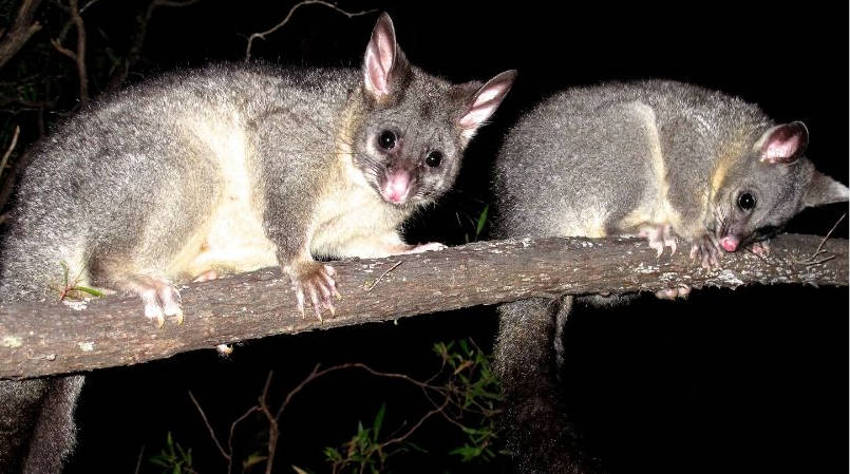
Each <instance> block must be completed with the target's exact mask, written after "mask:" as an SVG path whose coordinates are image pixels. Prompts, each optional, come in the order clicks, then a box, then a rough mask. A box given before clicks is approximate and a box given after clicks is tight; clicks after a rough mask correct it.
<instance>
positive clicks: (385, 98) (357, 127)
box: [350, 14, 516, 206]
mask: <svg viewBox="0 0 850 474" xmlns="http://www.w3.org/2000/svg"><path fill="white" fill-rule="evenodd" d="M515 76H516V72H514V71H506V72H503V73H501V74H499V75H497V76H496V77H494V78H493V79H491V80H490V81H489V82H487V83H486V84H483V85H482V84H481V83H477V82H473V83H465V84H450V83H448V82H446V81H444V80H441V79H439V78H437V77H434V76H430V75H428V74H426V73H424V72H422V71H421V70H419V69H417V68H416V67H414V66H411V65H410V64H409V63H408V62H407V59H406V58H405V56H404V53H402V51H401V49H399V48H398V46H397V45H396V39H395V31H394V30H393V23H392V20H390V17H389V16H388V15H387V14H383V15H381V17H380V18H379V19H378V23H377V24H376V25H375V29H374V31H373V32H372V38H371V40H370V41H369V45H368V46H367V48H366V56H365V60H364V63H363V85H362V92H363V93H362V103H361V104H359V105H360V110H359V112H361V113H359V114H358V115H359V116H358V117H357V120H356V122H355V124H354V129H353V130H350V139H351V140H352V143H351V148H352V151H353V163H354V165H355V167H356V168H357V169H358V170H359V171H360V172H361V173H362V174H363V176H364V177H365V179H366V182H367V183H369V185H370V186H371V187H373V188H374V189H375V191H376V192H377V193H378V194H379V195H380V196H381V197H382V198H383V199H384V200H385V201H386V202H388V203H391V204H393V205H396V206H413V205H418V204H424V203H427V202H430V201H432V200H434V199H435V198H437V197H438V196H440V195H441V194H443V193H445V192H446V191H448V190H449V189H450V188H451V186H452V185H453V184H454V181H455V177H456V176H457V173H458V171H459V169H460V162H461V156H462V154H463V150H464V148H465V147H466V145H467V143H468V142H469V140H470V139H471V138H472V136H473V135H474V134H475V131H476V130H477V129H478V128H479V127H480V126H481V125H483V124H484V122H485V121H486V120H487V119H488V118H489V117H490V116H491V115H492V114H493V112H495V111H496V108H497V107H498V106H499V104H500V103H501V102H502V99H504V97H505V95H506V94H507V93H508V90H510V87H511V85H512V84H513V80H514V77H515Z"/></svg>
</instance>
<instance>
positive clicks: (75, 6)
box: [50, 0, 89, 105]
mask: <svg viewBox="0 0 850 474" xmlns="http://www.w3.org/2000/svg"><path fill="white" fill-rule="evenodd" d="M69 7H70V12H71V21H72V22H73V23H74V26H75V27H76V29H77V50H76V51H71V50H70V49H68V48H66V47H64V46H62V42H61V39H51V40H50V43H51V44H52V45H53V47H54V48H56V50H57V51H59V52H60V53H62V54H63V55H65V56H68V57H69V58H71V59H72V60H74V61H75V62H76V63H77V77H78V79H79V82H80V105H85V104H87V103H88V101H89V76H88V72H86V25H85V23H84V22H83V17H82V16H81V15H80V5H79V0H70V2H69Z"/></svg>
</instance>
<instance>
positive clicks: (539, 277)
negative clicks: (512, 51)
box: [0, 235, 848, 378]
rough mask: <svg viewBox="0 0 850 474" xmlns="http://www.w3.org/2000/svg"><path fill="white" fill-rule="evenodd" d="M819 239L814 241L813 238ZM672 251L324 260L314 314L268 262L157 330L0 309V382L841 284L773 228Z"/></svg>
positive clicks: (136, 322) (89, 310)
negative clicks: (712, 290)
mask: <svg viewBox="0 0 850 474" xmlns="http://www.w3.org/2000/svg"><path fill="white" fill-rule="evenodd" d="M821 244H822V245H821ZM686 253H687V252H683V251H680V252H679V253H677V254H676V255H673V256H672V257H671V256H670V255H669V252H667V253H665V254H664V255H662V256H661V257H660V258H656V255H655V251H654V250H652V249H650V248H649V247H648V246H647V245H646V243H645V242H644V241H642V240H633V239H607V240H599V239H597V240H593V239H581V238H572V239H561V238H546V239H536V240H532V239H525V240H521V241H491V242H478V243H473V244H469V245H464V246H460V247H453V248H450V249H446V250H443V251H439V252H426V253H423V254H418V255H404V256H396V257H390V258H384V259H373V260H360V259H349V260H344V261H338V262H333V263H332V265H333V266H334V268H335V269H336V270H337V284H338V288H339V290H340V292H341V293H342V295H343V298H342V299H341V300H340V301H338V302H337V305H336V315H335V316H330V315H329V314H327V315H326V317H325V319H324V321H319V320H318V319H317V318H316V317H315V316H314V315H313V314H312V310H311V308H307V311H306V314H307V315H306V317H305V318H302V317H301V315H300V314H299V313H298V312H297V310H296V309H295V308H296V304H295V297H294V294H293V292H292V290H291V288H290V283H289V281H288V279H287V278H286V277H282V275H281V272H280V270H278V269H264V270H259V271H256V272H252V273H246V274H241V275H235V276H232V277H229V278H222V279H219V280H214V281H209V282H204V283H193V284H190V285H184V286H181V287H180V289H181V293H182V301H183V308H184V311H185V322H184V324H183V325H181V326H178V325H176V324H174V322H173V321H167V322H166V325H165V326H164V327H162V328H156V327H155V326H154V325H153V324H152V323H151V322H150V321H148V320H147V319H145V318H144V317H143V313H142V304H141V301H140V300H139V299H138V298H136V297H108V298H102V299H98V300H92V301H88V302H78V303H77V304H73V305H70V304H67V303H66V304H62V303H41V304H38V303H27V304H10V305H5V306H0V378H28V377H37V376H43V375H52V374H61V373H69V372H79V371H87V370H93V369H98V368H103V367H112V366H119V365H130V364H137V363H140V362H147V361H151V360H155V359H162V358H166V357H170V356H172V355H175V354H177V353H180V352H186V351H190V350H195V349H203V348H213V347H215V346H216V345H218V344H223V343H233V342H237V341H246V340H250V339H257V338H262V337H266V336H272V335H277V334H295V333H299V332H303V331H310V330H314V329H329V328H334V327H338V326H347V325H353V324H362V323H367V322H377V321H386V320H391V319H397V318H402V317H406V316H412V315H416V314H424V313H433V312H438V311H448V310H454V309H459V308H466V307H470V306H476V305H492V304H497V303H503V302H508V301H515V300H520V299H524V298H528V297H530V296H541V295H543V296H555V295H560V294H577V295H578V294H596V293H627V292H637V291H657V290H660V289H664V288H672V287H676V286H679V285H687V286H691V287H695V288H699V287H705V286H717V287H727V288H735V287H737V286H740V285H745V284H754V283H758V284H783V283H784V284H787V283H802V284H810V285H835V286H847V284H848V265H847V262H848V242H847V240H844V239H832V240H829V241H826V242H825V243H824V242H823V238H822V237H817V236H804V235H783V236H780V237H778V238H777V239H775V240H773V241H772V244H771V253H770V256H769V257H766V258H764V257H760V256H757V255H755V254H752V253H750V252H747V251H740V252H737V253H734V254H726V255H724V257H723V259H722V261H721V266H720V267H719V268H716V269H712V270H706V269H704V268H701V267H700V266H699V265H697V264H696V263H694V262H691V260H690V259H689V258H688V257H687V255H685V254H686Z"/></svg>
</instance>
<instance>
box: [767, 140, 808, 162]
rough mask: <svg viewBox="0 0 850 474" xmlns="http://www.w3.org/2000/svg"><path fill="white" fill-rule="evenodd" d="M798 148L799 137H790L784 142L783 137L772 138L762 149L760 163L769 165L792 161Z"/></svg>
mask: <svg viewBox="0 0 850 474" xmlns="http://www.w3.org/2000/svg"><path fill="white" fill-rule="evenodd" d="M798 148H800V137H799V136H797V135H791V136H789V137H787V138H785V139H784V140H783V137H777V136H773V137H771V138H770V141H769V142H768V143H767V146H766V147H765V148H764V152H763V153H762V161H768V162H770V163H788V162H791V161H794V157H795V156H796V154H797V149H798Z"/></svg>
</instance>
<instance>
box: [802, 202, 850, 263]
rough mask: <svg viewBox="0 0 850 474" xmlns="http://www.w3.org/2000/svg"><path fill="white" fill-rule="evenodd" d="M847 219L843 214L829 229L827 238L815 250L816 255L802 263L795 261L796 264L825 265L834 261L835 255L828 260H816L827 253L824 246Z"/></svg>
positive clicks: (810, 256) (845, 214) (813, 254)
mask: <svg viewBox="0 0 850 474" xmlns="http://www.w3.org/2000/svg"><path fill="white" fill-rule="evenodd" d="M845 217H847V213H846V212H845V213H844V214H841V217H839V218H838V220H837V221H835V224H833V225H832V228H831V229H829V232H827V233H826V236H824V238H823V239H821V241H820V243H819V244H818V246H817V248H816V249H815V251H814V253H812V254H811V255H809V257H808V258H806V259H804V260H801V261H795V262H794V263H799V264H802V265H820V264H821V263H825V262H828V261H830V260H832V259H834V258H835V255H832V256H830V257H826V258H824V259H821V260H817V261H816V260H815V259H816V258H817V257H818V256H819V255H820V254H822V253H825V252H824V250H823V245H824V244H825V243H826V241H827V240H829V237H830V236H831V235H832V233H833V232H835V229H837V228H838V224H840V223H841V221H843V220H844V218H845Z"/></svg>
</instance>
